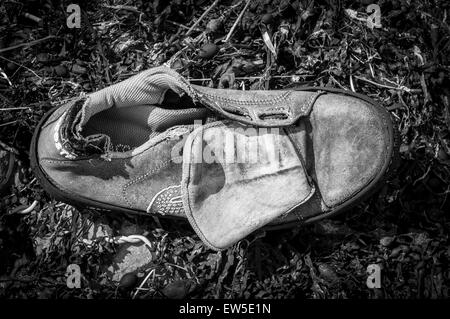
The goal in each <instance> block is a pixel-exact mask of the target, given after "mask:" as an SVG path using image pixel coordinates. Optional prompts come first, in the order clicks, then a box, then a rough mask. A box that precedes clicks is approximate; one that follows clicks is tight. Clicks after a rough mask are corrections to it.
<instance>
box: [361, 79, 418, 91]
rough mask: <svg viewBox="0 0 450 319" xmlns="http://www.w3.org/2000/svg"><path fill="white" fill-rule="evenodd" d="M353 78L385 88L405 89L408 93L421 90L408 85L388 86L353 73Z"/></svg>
mask: <svg viewBox="0 0 450 319" xmlns="http://www.w3.org/2000/svg"><path fill="white" fill-rule="evenodd" d="M355 78H356V79H358V80H361V81H364V82H367V83H370V84H372V85H376V86H378V87H382V88H385V89H390V90H400V91H405V92H408V93H420V92H422V90H420V89H410V88H408V87H406V86H403V85H400V86H397V87H394V86H389V85H385V84H381V83H377V82H374V81H371V80H368V79H366V78H363V77H362V76H356V75H355Z"/></svg>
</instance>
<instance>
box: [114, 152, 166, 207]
mask: <svg viewBox="0 0 450 319" xmlns="http://www.w3.org/2000/svg"><path fill="white" fill-rule="evenodd" d="M170 162H171V160H167V161H164V162H162V163H161V164H159V165H157V166H156V167H154V168H153V169H152V170H150V171H149V172H147V173H145V174H143V175H141V176H138V177H136V178H134V179H133V180H131V181H129V182H128V183H126V184H125V185H124V186H123V188H122V197H123V198H124V200H125V202H126V203H127V204H128V206H129V207H130V208H132V207H133V205H132V203H131V201H130V200H129V198H128V195H127V188H128V187H130V186H131V185H133V184H136V183H139V182H140V181H142V180H145V179H146V178H147V177H148V176H149V175H152V174H154V173H155V172H158V171H160V170H161V169H162V168H164V167H167V166H168V165H169V164H170Z"/></svg>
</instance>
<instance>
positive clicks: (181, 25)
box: [166, 19, 202, 32]
mask: <svg viewBox="0 0 450 319" xmlns="http://www.w3.org/2000/svg"><path fill="white" fill-rule="evenodd" d="M166 22H167V23H170V24H173V25H176V26H177V27H180V28H183V29H188V30H189V27H187V26H185V25H184V24H181V23H178V22H175V21H172V20H169V19H166ZM194 31H199V32H201V31H202V30H200V29H194Z"/></svg>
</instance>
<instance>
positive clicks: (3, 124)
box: [0, 120, 18, 126]
mask: <svg viewBox="0 0 450 319" xmlns="http://www.w3.org/2000/svg"><path fill="white" fill-rule="evenodd" d="M17 121H18V120H14V121H11V122H6V123H0V126H6V125H10V124H14V123H16V122H17Z"/></svg>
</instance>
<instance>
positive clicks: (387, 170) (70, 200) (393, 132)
mask: <svg viewBox="0 0 450 319" xmlns="http://www.w3.org/2000/svg"><path fill="white" fill-rule="evenodd" d="M291 90H298V91H317V90H322V91H326V92H330V93H337V94H345V95H349V96H354V97H357V98H360V99H362V100H364V101H366V102H368V103H370V104H371V105H373V106H375V107H376V108H377V109H378V111H379V112H380V114H381V116H382V117H383V118H384V120H385V124H387V128H388V131H389V136H390V138H391V141H390V142H391V143H390V147H389V149H388V150H387V152H388V154H387V155H386V158H389V160H388V161H386V163H385V164H384V165H383V167H382V168H381V170H380V172H379V173H378V174H377V176H375V177H374V178H373V179H372V180H371V181H370V182H369V184H368V185H367V186H366V187H365V188H363V189H362V190H361V191H360V192H358V193H356V194H354V195H353V197H352V198H350V199H349V200H347V201H346V202H345V203H343V204H341V205H339V206H336V207H334V208H333V209H332V210H331V211H329V212H327V213H323V214H320V215H318V216H313V217H310V218H308V219H305V220H295V221H292V222H287V223H283V224H278V225H266V226H265V227H264V228H263V229H264V230H279V229H285V228H292V227H296V226H301V225H305V224H310V223H313V222H316V221H318V220H321V219H325V218H330V217H333V216H335V215H337V214H339V213H341V212H344V211H346V210H348V209H350V208H352V207H354V206H355V205H357V204H359V203H360V202H362V201H364V200H366V199H367V198H368V197H370V196H372V195H373V193H375V192H376V191H377V190H378V189H379V188H380V187H381V186H382V185H384V183H385V181H386V180H387V179H389V178H390V177H391V176H392V175H393V174H394V173H395V170H396V168H397V165H398V149H399V144H400V143H399V142H400V135H399V132H398V129H397V125H396V124H395V121H394V120H393V119H392V118H391V116H390V114H389V113H388V112H387V110H386V109H385V108H384V107H383V106H381V105H380V104H378V103H377V102H375V101H374V100H372V99H370V98H369V97H367V96H364V95H362V94H358V93H354V92H349V91H344V90H340V89H333V88H322V87H304V88H291ZM58 108H59V106H57V107H54V108H52V109H51V110H49V111H48V112H47V113H46V114H45V115H44V116H43V117H42V119H41V121H40V122H39V124H38V126H37V127H36V129H35V131H34V134H33V138H32V140H31V146H30V164H31V168H32V170H33V172H34V174H35V176H36V178H37V179H38V181H39V183H40V184H41V185H42V187H43V188H44V190H45V191H46V192H47V193H48V194H49V195H50V196H51V197H53V198H55V199H56V200H59V201H62V202H65V203H67V204H70V205H72V206H74V207H76V208H80V209H83V208H89V209H93V210H96V211H101V212H113V213H114V212H115V213H128V214H138V215H143V216H156V217H158V218H168V219H178V220H180V219H181V220H187V219H186V218H184V217H177V216H167V215H164V216H163V215H149V214H148V213H147V212H146V211H141V210H135V209H130V208H127V207H121V206H116V205H111V204H107V203H103V202H99V201H96V200H92V199H89V198H86V197H82V196H79V195H77V194H72V193H67V192H65V191H63V190H61V189H59V188H58V187H57V186H56V185H54V184H53V183H52V179H51V177H50V176H48V175H47V174H46V173H45V171H44V170H43V169H42V168H41V167H40V165H39V162H38V158H37V141H38V138H39V134H40V131H41V128H42V126H43V124H44V123H45V122H46V121H47V119H48V118H49V117H50V116H51V114H53V112H54V111H55V110H56V109H58Z"/></svg>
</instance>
